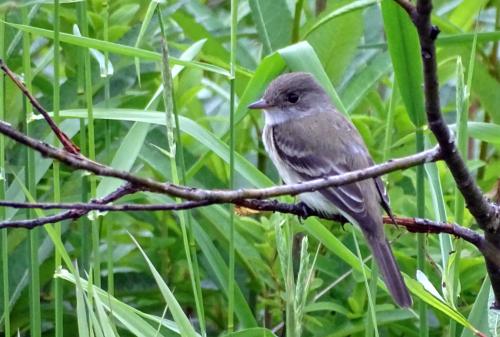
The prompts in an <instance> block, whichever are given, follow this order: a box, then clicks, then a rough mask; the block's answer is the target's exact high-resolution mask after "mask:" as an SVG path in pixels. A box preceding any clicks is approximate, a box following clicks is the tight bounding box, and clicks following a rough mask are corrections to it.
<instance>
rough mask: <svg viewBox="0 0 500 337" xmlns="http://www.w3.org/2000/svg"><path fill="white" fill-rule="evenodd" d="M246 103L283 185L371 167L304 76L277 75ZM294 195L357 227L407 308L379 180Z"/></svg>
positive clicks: (350, 130) (355, 137)
mask: <svg viewBox="0 0 500 337" xmlns="http://www.w3.org/2000/svg"><path fill="white" fill-rule="evenodd" d="M249 107H250V108H260V109H264V111H265V118H266V125H265V128H264V131H263V135H262V138H263V141H264V145H265V147H266V150H267V152H268V153H269V155H270V157H271V159H272V161H273V163H274V164H275V166H276V168H277V170H278V172H279V174H280V176H281V177H282V179H283V180H284V182H285V183H287V184H293V183H297V182H300V181H306V180H311V179H315V178H319V177H324V176H329V175H337V174H342V173H345V172H349V171H353V170H358V169H363V168H366V167H368V166H371V165H373V161H372V159H371V157H370V154H369V153H368V151H367V149H366V146H365V145H364V142H363V140H362V138H361V136H360V135H359V133H358V131H357V130H356V128H355V127H354V126H353V124H352V123H351V122H350V121H349V120H348V119H347V118H345V117H344V116H343V115H342V114H341V113H339V112H338V111H337V110H336V109H335V108H334V107H333V105H332V104H331V101H330V97H329V96H328V95H327V93H326V92H325V91H324V90H323V88H322V87H321V86H320V85H319V84H318V83H317V82H316V81H315V80H314V78H313V77H312V76H311V75H310V74H307V73H290V74H284V75H281V76H279V77H278V78H277V79H275V80H274V81H273V82H272V83H271V84H270V85H269V87H268V89H267V90H266V92H265V94H264V97H263V98H262V99H261V100H260V101H257V102H255V103H254V104H251V105H250V106H249ZM299 197H300V199H301V200H302V201H303V202H304V203H306V204H307V206H309V207H311V208H313V209H315V210H317V211H319V212H321V213H324V214H332V213H333V214H338V213H340V214H342V215H343V216H344V217H346V218H347V219H348V220H349V221H350V222H352V223H355V224H357V225H359V227H360V228H361V230H362V232H363V234H364V236H365V238H366V240H367V242H368V244H369V246H370V247H371V250H372V253H373V256H374V258H375V260H376V261H377V264H378V266H379V269H380V271H381V274H382V276H383V278H384V280H385V282H386V285H387V287H388V289H389V291H390V293H391V294H392V296H393V298H394V300H395V301H396V303H398V304H399V305H400V306H402V307H409V306H411V304H412V300H411V297H410V295H409V293H408V289H407V288H406V285H405V284H404V281H403V278H402V276H401V272H400V271H399V268H398V266H397V264H396V261H395V259H394V256H393V254H392V251H391V248H390V246H389V244H388V242H387V240H386V238H385V235H384V230H383V223H382V214H381V210H380V206H381V205H382V206H383V207H384V209H386V210H389V206H388V199H387V195H386V192H385V187H384V185H383V183H382V181H381V180H380V178H376V179H368V180H363V181H360V182H356V183H352V184H348V185H343V186H340V187H335V188H326V189H322V190H320V191H317V192H311V193H303V194H301V195H300V196H299Z"/></svg>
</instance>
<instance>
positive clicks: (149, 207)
mask: <svg viewBox="0 0 500 337" xmlns="http://www.w3.org/2000/svg"><path fill="white" fill-rule="evenodd" d="M209 204H210V203H209V202H208V201H205V200H201V201H191V200H188V201H185V202H183V203H171V204H145V205H142V204H119V205H106V204H103V203H96V202H93V201H91V202H90V203H84V202H76V203H52V202H33V203H26V202H17V201H9V200H0V207H11V208H19V209H69V210H87V211H101V212H127V211H131V212H134V211H150V212H151V211H180V210H185V209H192V208H197V207H202V206H207V205H209Z"/></svg>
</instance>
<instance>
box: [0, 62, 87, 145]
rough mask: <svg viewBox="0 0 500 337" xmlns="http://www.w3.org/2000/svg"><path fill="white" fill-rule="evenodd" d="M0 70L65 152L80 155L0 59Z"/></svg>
mask: <svg viewBox="0 0 500 337" xmlns="http://www.w3.org/2000/svg"><path fill="white" fill-rule="evenodd" d="M0 69H2V71H3V72H4V73H5V74H6V75H7V76H8V77H9V78H10V79H11V80H12V82H14V84H15V85H16V86H17V87H18V88H19V89H20V90H21V92H22V93H23V95H24V96H26V98H28V100H29V101H30V103H31V105H33V107H35V109H36V110H37V111H38V112H39V113H40V114H41V115H42V116H43V118H45V120H46V121H47V124H49V126H50V128H51V129H52V131H53V132H54V134H55V135H56V136H57V138H58V139H59V141H60V142H61V144H62V145H63V147H64V148H65V149H66V151H68V152H70V153H73V154H78V153H80V148H79V147H78V146H76V145H75V144H74V143H73V142H72V141H71V139H70V138H69V137H68V136H67V135H66V134H65V133H64V132H63V131H62V130H61V129H59V127H58V126H57V124H56V123H55V122H54V120H53V119H52V118H51V117H50V115H49V113H48V112H47V111H46V110H45V109H44V108H43V106H42V105H41V104H40V102H38V100H37V99H36V98H35V96H33V95H32V94H31V93H30V92H29V91H28V88H26V86H25V85H24V84H23V83H22V82H21V81H20V80H19V79H18V78H17V77H16V75H15V74H14V73H13V72H12V70H10V69H9V67H7V65H6V64H5V62H4V61H3V60H2V59H1V58H0Z"/></svg>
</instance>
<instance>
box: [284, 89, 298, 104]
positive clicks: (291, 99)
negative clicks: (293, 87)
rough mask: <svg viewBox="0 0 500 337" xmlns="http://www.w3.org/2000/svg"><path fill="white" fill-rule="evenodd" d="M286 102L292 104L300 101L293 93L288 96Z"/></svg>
mask: <svg viewBox="0 0 500 337" xmlns="http://www.w3.org/2000/svg"><path fill="white" fill-rule="evenodd" d="M286 100H287V101H288V102H290V103H292V104H293V103H297V101H298V100H299V95H297V94H296V93H294V92H291V93H289V94H287V95H286Z"/></svg>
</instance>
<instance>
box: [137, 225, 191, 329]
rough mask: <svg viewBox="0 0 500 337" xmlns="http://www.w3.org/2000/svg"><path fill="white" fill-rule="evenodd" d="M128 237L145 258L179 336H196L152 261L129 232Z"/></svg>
mask: <svg viewBox="0 0 500 337" xmlns="http://www.w3.org/2000/svg"><path fill="white" fill-rule="evenodd" d="M129 235H130V238H131V239H132V241H133V242H134V244H135V245H136V246H137V248H138V249H139V251H140V252H141V254H142V256H143V257H144V260H146V263H147V264H148V266H149V269H150V271H151V273H152V274H153V277H154V279H155V281H156V284H157V285H158V287H159V288H160V292H161V294H162V295H163V298H164V299H165V302H166V303H167V305H168V307H169V309H170V312H171V313H172V317H173V318H174V321H175V322H176V323H177V325H178V327H179V332H180V334H181V336H185V337H198V336H199V335H198V334H197V333H196V331H195V330H194V328H193V326H192V325H191V322H190V321H189V318H188V317H187V316H186V314H185V313H184V311H183V310H182V308H181V306H180V305H179V302H177V300H176V299H175V297H174V294H173V293H172V292H171V291H170V289H169V287H168V286H167V284H166V283H165V281H164V280H163V278H162V277H161V275H160V273H158V271H157V270H156V268H155V266H154V265H153V263H152V262H151V261H150V260H149V258H148V256H147V255H146V253H145V252H144V250H142V248H141V246H140V245H139V243H138V242H137V240H136V239H135V238H134V237H133V236H132V234H130V233H129Z"/></svg>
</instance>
